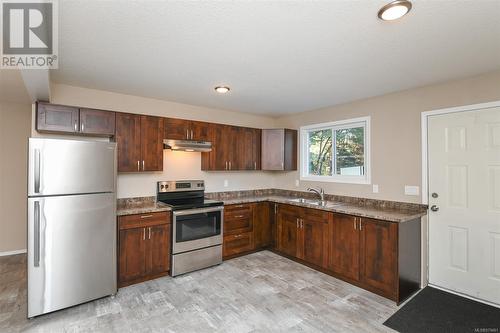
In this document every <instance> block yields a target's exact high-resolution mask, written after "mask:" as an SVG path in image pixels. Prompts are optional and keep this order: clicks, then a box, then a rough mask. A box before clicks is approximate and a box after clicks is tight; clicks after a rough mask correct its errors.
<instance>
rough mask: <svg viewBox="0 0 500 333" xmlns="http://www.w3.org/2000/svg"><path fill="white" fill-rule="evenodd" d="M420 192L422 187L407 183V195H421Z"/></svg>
mask: <svg viewBox="0 0 500 333" xmlns="http://www.w3.org/2000/svg"><path fill="white" fill-rule="evenodd" d="M419 193H420V188H419V187H418V186H410V185H405V194H406V195H419Z"/></svg>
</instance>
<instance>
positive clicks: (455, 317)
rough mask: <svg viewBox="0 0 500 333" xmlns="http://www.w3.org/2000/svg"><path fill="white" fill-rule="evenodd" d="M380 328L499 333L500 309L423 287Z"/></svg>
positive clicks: (418, 332)
mask: <svg viewBox="0 0 500 333" xmlns="http://www.w3.org/2000/svg"><path fill="white" fill-rule="evenodd" d="M384 325H385V326H387V327H390V328H392V329H394V330H396V331H398V332H401V333H434V332H439V333H443V332H453V333H455V332H474V333H500V309H499V308H496V307H493V306H490V305H486V304H483V303H479V302H476V301H473V300H470V299H468V298H465V297H460V296H457V295H454V294H451V293H448V292H445V291H442V290H439V289H436V288H431V287H425V288H424V289H423V290H422V291H420V292H419V293H418V294H417V295H416V296H415V297H413V298H412V299H411V300H410V301H409V302H408V303H406V304H405V305H404V306H403V307H402V308H401V309H399V310H398V311H397V312H396V313H395V314H393V315H392V316H391V317H390V318H389V319H387V320H386V321H385V323H384Z"/></svg>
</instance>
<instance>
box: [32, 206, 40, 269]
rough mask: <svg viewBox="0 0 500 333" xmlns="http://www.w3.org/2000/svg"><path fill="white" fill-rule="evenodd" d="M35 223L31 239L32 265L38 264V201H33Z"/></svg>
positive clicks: (36, 265) (37, 265)
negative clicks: (32, 250) (32, 249)
mask: <svg viewBox="0 0 500 333" xmlns="http://www.w3.org/2000/svg"><path fill="white" fill-rule="evenodd" d="M34 215H35V221H34V222H35V225H34V233H35V235H34V237H33V238H34V239H33V243H34V245H33V248H34V250H35V251H34V254H33V266H35V267H39V266H40V201H35V214H34Z"/></svg>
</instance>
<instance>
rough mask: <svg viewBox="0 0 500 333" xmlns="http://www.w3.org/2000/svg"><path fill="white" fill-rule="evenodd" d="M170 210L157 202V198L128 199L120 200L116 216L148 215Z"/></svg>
mask: <svg viewBox="0 0 500 333" xmlns="http://www.w3.org/2000/svg"><path fill="white" fill-rule="evenodd" d="M169 210H172V209H171V208H170V207H169V206H167V205H165V204H163V203H161V202H156V198H155V197H140V198H127V199H118V203H117V206H116V215H117V216H123V215H133V214H146V213H156V212H165V211H169Z"/></svg>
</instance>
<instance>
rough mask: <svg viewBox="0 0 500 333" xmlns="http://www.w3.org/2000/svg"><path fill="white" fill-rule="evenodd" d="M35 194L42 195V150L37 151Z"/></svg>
mask: <svg viewBox="0 0 500 333" xmlns="http://www.w3.org/2000/svg"><path fill="white" fill-rule="evenodd" d="M35 193H40V149H35Z"/></svg>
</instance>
